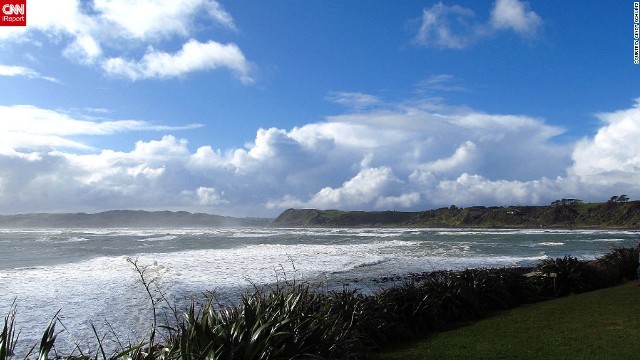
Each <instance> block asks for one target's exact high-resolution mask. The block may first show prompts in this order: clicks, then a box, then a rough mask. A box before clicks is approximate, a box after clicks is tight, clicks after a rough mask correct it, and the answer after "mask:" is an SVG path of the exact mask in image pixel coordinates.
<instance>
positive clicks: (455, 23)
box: [414, 0, 542, 49]
mask: <svg viewBox="0 0 640 360" xmlns="http://www.w3.org/2000/svg"><path fill="white" fill-rule="evenodd" d="M421 20H422V23H421V25H420V29H419V30H418V33H417V34H416V36H415V38H414V43H416V44H418V45H421V46H426V47H434V48H440V49H464V48H467V47H469V46H470V45H472V44H474V43H475V42H477V41H478V40H480V39H483V38H486V37H488V36H491V35H493V34H495V33H496V32H498V31H503V30H512V31H515V32H516V33H518V34H519V35H521V36H525V37H529V38H531V37H534V36H535V35H536V34H537V33H538V31H539V29H540V28H541V26H542V18H540V16H539V15H538V14H536V13H535V12H534V11H532V10H530V9H529V5H528V3H526V2H521V1H519V0H496V2H495V3H494V6H493V8H492V10H491V17H490V19H489V20H488V21H487V22H483V21H480V20H478V19H477V18H476V16H475V13H474V12H473V11H472V10H471V9H468V8H465V7H462V6H458V5H453V6H447V5H444V4H443V3H442V2H439V3H437V4H434V5H433V6H431V7H430V8H425V9H423V11H422V19H421Z"/></svg>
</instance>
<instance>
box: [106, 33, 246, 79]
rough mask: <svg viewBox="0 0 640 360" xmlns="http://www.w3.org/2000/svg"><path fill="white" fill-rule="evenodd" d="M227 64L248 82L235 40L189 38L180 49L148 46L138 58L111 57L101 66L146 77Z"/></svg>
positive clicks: (116, 72) (128, 75)
mask: <svg viewBox="0 0 640 360" xmlns="http://www.w3.org/2000/svg"><path fill="white" fill-rule="evenodd" d="M218 67H226V68H229V69H232V70H233V71H234V72H236V74H237V75H238V77H239V78H240V79H241V80H242V82H245V83H250V82H252V81H253V80H252V79H251V77H250V76H249V64H248V62H247V60H246V59H245V57H244V55H243V54H242V51H240V49H239V48H238V47H237V46H236V45H235V44H227V45H223V44H220V43H217V42H215V41H208V42H206V43H201V42H199V41H197V40H194V39H191V40H189V41H187V42H186V43H185V44H184V45H183V46H182V49H181V50H180V51H178V52H177V53H175V54H169V53H166V52H162V51H157V50H155V49H153V48H151V49H149V50H148V51H147V53H146V54H145V55H144V56H143V57H142V59H141V60H140V61H130V60H124V59H122V58H119V57H118V58H110V59H107V60H106V61H105V62H104V63H103V68H104V70H105V71H106V72H107V73H108V74H111V75H116V76H123V77H126V78H129V79H130V80H134V81H135V80H139V79H148V78H161V79H162V78H172V77H176V76H181V75H185V74H188V73H191V72H194V71H203V70H210V69H215V68H218Z"/></svg>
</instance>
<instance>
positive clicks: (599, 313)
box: [371, 281, 640, 360]
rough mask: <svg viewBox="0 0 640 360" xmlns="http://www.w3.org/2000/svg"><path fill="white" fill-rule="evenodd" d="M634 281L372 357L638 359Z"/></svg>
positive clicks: (639, 326)
mask: <svg viewBox="0 0 640 360" xmlns="http://www.w3.org/2000/svg"><path fill="white" fill-rule="evenodd" d="M638 334H640V288H639V287H638V286H637V282H635V281H632V282H628V283H626V284H623V285H620V286H616V287H613V288H608V289H604V290H598V291H594V292H589V293H584V294H580V295H574V296H569V297H565V298H560V299H555V300H552V301H547V302H543V303H537V304H534V305H528V306H524V307H520V308H516V309H512V310H509V311H504V312H500V313H497V314H496V315H494V316H492V317H490V318H487V319H485V320H481V321H479V322H476V323H473V324H470V325H467V326H463V327H460V328H458V329H455V330H451V331H446V332H441V333H436V334H433V335H431V336H428V337H427V338H425V339H422V340H420V341H418V342H415V343H410V344H404V345H402V346H400V347H398V348H396V349H393V350H390V351H386V352H384V353H381V354H375V355H372V356H371V358H372V359H378V360H382V359H402V360H410V359H637V358H640V343H639V340H638Z"/></svg>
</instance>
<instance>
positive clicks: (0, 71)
mask: <svg viewBox="0 0 640 360" xmlns="http://www.w3.org/2000/svg"><path fill="white" fill-rule="evenodd" d="M0 76H24V77H27V78H29V79H42V80H47V81H51V82H55V83H57V82H59V81H58V80H57V79H55V78H53V77H50V76H44V75H42V74H40V73H39V72H37V71H35V70H33V69H29V68H26V67H23V66H11V65H0Z"/></svg>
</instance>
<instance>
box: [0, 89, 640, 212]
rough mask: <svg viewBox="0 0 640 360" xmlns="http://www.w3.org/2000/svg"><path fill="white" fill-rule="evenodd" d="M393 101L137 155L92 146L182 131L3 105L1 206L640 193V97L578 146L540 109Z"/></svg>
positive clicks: (245, 204)
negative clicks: (245, 138) (143, 133)
mask: <svg viewBox="0 0 640 360" xmlns="http://www.w3.org/2000/svg"><path fill="white" fill-rule="evenodd" d="M381 103H382V104H381V105H380V107H379V108H378V107H376V106H371V107H369V108H367V109H366V110H364V109H359V110H355V109H352V110H350V111H349V112H347V113H345V114H341V115H336V116H332V117H328V118H327V119H325V120H324V121H320V122H316V123H309V124H305V125H302V126H299V127H295V128H293V129H277V128H270V129H259V130H258V131H257V132H256V137H255V139H253V141H251V142H249V143H248V144H246V145H245V146H244V147H241V148H230V149H217V148H215V144H211V145H205V146H201V147H199V148H196V149H192V148H190V146H189V142H188V140H187V139H184V138H180V137H176V136H174V135H164V136H161V137H159V138H158V139H156V140H151V141H138V142H136V143H135V144H133V145H132V148H131V149H130V150H127V151H116V150H113V149H95V148H92V147H91V146H89V145H87V144H85V143H83V142H79V140H78V139H79V138H83V136H84V137H86V136H89V135H90V136H114V135H118V134H121V133H123V132H131V131H140V130H141V129H146V130H158V129H159V128H160V129H163V130H166V132H168V133H171V132H174V131H177V130H178V129H172V128H162V127H158V126H156V125H153V124H150V123H147V122H136V121H130V120H109V121H101V122H99V121H90V120H86V119H78V118H76V117H73V116H70V115H68V114H65V113H62V112H56V111H53V110H47V109H39V108H34V107H8V108H7V107H4V108H2V107H0V117H2V118H5V116H7V115H11V116H14V118H18V116H19V119H20V121H13V122H3V123H2V127H0V137H1V138H2V141H0V144H2V147H0V166H1V167H2V169H3V172H1V173H0V212H4V213H7V212H19V211H22V212H24V211H52V210H57V211H62V210H66V211H80V210H82V211H97V210H105V209H114V208H145V209H182V210H191V211H205V212H213V213H221V214H227V215H250V216H274V215H276V214H277V213H278V212H279V211H281V210H282V209H284V208H288V207H316V208H340V209H361V210H387V209H397V210H419V209H428V208H434V207H441V206H449V205H451V204H456V205H458V206H469V205H507V204H548V203H550V202H551V201H553V200H555V199H558V198H563V197H579V198H582V199H585V200H602V199H608V198H609V197H610V196H611V194H618V193H626V194H628V195H630V196H631V197H634V196H637V195H640V185H638V184H640V181H638V180H640V166H639V160H638V159H639V158H640V154H638V150H637V147H636V146H634V145H635V141H636V140H635V139H637V137H638V135H640V105H639V104H640V99H639V100H637V101H636V102H635V103H634V105H633V106H632V107H631V108H629V109H624V110H619V111H615V112H610V113H603V114H600V115H598V116H599V118H600V119H601V120H602V121H603V126H602V128H601V129H600V130H599V131H598V133H597V134H596V135H595V136H594V137H590V138H585V139H583V140H581V141H579V142H578V143H576V144H558V143H557V141H556V140H555V137H556V136H557V135H558V134H561V133H562V131H563V130H562V129H560V128H557V127H554V126H550V125H548V124H546V123H545V122H544V121H543V120H542V119H536V118H532V117H528V116H526V115H513V114H490V113H483V112H481V111H478V110H474V109H469V108H466V107H456V106H443V105H441V104H433V103H428V102H426V101H424V100H412V101H405V102H399V103H391V102H384V101H382V102H381ZM3 111H4V113H3ZM47 121H49V122H50V124H47ZM15 135H21V136H22V138H20V136H18V137H15ZM16 138H18V139H20V140H19V141H18V140H11V139H16Z"/></svg>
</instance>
